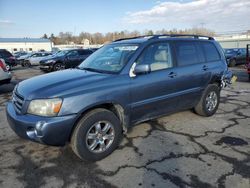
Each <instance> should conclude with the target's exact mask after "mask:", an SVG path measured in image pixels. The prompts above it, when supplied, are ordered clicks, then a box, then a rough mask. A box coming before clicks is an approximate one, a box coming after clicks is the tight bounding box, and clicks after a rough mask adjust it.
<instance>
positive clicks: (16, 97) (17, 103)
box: [12, 90, 24, 113]
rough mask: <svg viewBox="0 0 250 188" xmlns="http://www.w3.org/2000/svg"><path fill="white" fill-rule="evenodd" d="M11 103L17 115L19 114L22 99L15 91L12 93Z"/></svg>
mask: <svg viewBox="0 0 250 188" xmlns="http://www.w3.org/2000/svg"><path fill="white" fill-rule="evenodd" d="M12 102H13V104H14V106H15V109H16V111H17V112H18V113H21V111H22V107H23V103H24V98H23V97H22V96H21V95H20V94H18V93H17V91H16V90H15V91H14V92H13V97H12Z"/></svg>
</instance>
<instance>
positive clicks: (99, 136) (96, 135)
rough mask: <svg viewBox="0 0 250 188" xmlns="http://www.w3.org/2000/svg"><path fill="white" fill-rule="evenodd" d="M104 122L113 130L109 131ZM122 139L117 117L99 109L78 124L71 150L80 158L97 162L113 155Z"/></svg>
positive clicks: (91, 112)
mask: <svg viewBox="0 0 250 188" xmlns="http://www.w3.org/2000/svg"><path fill="white" fill-rule="evenodd" d="M102 122H107V127H108V125H109V126H110V127H111V128H110V129H109V130H108V131H107V128H106V129H105V126H106V125H105V124H101V123H102ZM99 125H100V126H99ZM97 126H99V128H96V127H97ZM105 130H106V131H105ZM90 135H91V136H90ZM121 137H122V128H121V123H120V121H119V119H118V118H117V116H116V115H115V114H114V113H113V112H111V111H109V110H106V109H103V108H98V109H95V110H92V111H90V112H88V113H87V114H85V115H84V116H83V117H82V118H81V119H80V121H79V122H78V123H77V125H76V127H75V129H74V131H73V134H72V137H71V148H72V150H73V151H74V153H75V154H76V155H77V156H78V157H79V158H81V159H83V160H87V161H97V160H100V159H103V158H105V157H106V156H108V155H109V154H111V153H112V152H113V151H114V150H115V149H116V148H117V147H118V145H119V142H120V139H121ZM104 144H105V145H104Z"/></svg>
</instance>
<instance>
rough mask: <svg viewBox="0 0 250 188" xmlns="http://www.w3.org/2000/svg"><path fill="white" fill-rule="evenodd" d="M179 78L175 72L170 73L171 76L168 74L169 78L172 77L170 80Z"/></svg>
mask: <svg viewBox="0 0 250 188" xmlns="http://www.w3.org/2000/svg"><path fill="white" fill-rule="evenodd" d="M176 76H177V74H176V73H175V72H170V73H169V74H168V77H170V78H174V77H176Z"/></svg>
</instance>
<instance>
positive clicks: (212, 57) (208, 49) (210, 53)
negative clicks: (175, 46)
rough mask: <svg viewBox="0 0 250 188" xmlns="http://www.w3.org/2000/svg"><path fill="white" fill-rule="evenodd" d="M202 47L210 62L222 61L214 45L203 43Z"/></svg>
mask: <svg viewBox="0 0 250 188" xmlns="http://www.w3.org/2000/svg"><path fill="white" fill-rule="evenodd" d="M201 45H202V47H203V50H204V53H205V56H206V59H207V61H208V62H211V61H218V60H220V59H221V57H220V54H219V52H218V50H217V48H216V47H215V45H214V44H213V43H211V42H202V43H201Z"/></svg>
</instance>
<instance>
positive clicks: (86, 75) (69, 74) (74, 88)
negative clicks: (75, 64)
mask: <svg viewBox="0 0 250 188" xmlns="http://www.w3.org/2000/svg"><path fill="white" fill-rule="evenodd" d="M113 77H114V75H111V74H100V73H94V72H88V71H85V70H79V69H67V70H64V71H57V72H53V73H49V74H44V75H40V76H36V77H33V78H30V79H27V80H24V81H22V82H20V83H19V84H18V86H17V91H18V93H19V94H20V95H22V96H23V97H24V98H25V99H26V100H32V99H38V98H53V97H66V96H69V95H72V94H75V93H78V92H81V93H83V92H85V91H87V90H91V89H93V88H97V87H100V86H103V84H102V82H106V81H107V80H109V79H112V78H113ZM108 82H110V81H108ZM108 82H106V83H108Z"/></svg>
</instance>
